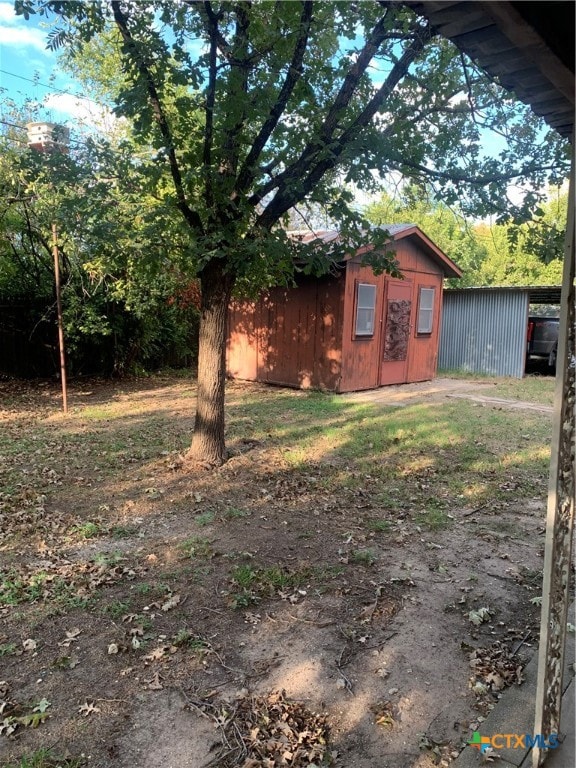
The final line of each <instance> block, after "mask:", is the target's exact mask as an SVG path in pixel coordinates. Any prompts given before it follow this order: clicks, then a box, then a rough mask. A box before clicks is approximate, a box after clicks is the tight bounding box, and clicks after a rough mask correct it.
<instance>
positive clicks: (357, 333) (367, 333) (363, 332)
mask: <svg viewBox="0 0 576 768" xmlns="http://www.w3.org/2000/svg"><path fill="white" fill-rule="evenodd" d="M360 288H372V289H373V291H372V294H373V300H372V302H371V304H370V305H361V304H360ZM376 293H377V290H376V285H375V284H374V283H361V282H357V283H356V312H355V313H354V338H369V337H372V336H374V333H375V330H376V322H375V321H376ZM360 310H364V311H366V310H368V311H371V312H372V330H369V329H368V328H366V329H360V328H359V326H358V314H359V312H360Z"/></svg>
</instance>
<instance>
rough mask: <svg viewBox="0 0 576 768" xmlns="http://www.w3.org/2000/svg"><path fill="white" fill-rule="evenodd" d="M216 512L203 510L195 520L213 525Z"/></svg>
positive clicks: (198, 522)
mask: <svg viewBox="0 0 576 768" xmlns="http://www.w3.org/2000/svg"><path fill="white" fill-rule="evenodd" d="M214 517H215V515H214V512H202V514H200V515H197V516H196V517H195V518H194V522H195V523H197V524H198V525H201V526H204V525H211V524H212V523H213V522H214Z"/></svg>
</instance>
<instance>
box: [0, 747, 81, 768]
mask: <svg viewBox="0 0 576 768" xmlns="http://www.w3.org/2000/svg"><path fill="white" fill-rule="evenodd" d="M84 765H86V763H85V761H84V758H81V757H71V758H70V757H58V756H57V755H55V754H54V752H52V750H50V749H38V750H36V751H35V752H33V753H32V754H31V755H25V756H24V757H21V758H20V759H19V760H18V762H17V763H9V764H8V765H7V766H6V768H82V766H84Z"/></svg>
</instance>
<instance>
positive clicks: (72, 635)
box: [58, 627, 82, 648]
mask: <svg viewBox="0 0 576 768" xmlns="http://www.w3.org/2000/svg"><path fill="white" fill-rule="evenodd" d="M81 633H82V630H81V629H78V627H74V629H71V630H70V631H69V632H68V631H67V632H66V637H65V639H64V640H61V641H60V642H59V643H58V645H59V646H61V647H62V648H68V646H69V645H70V643H72V642H73V641H74V640H75V639H76V638H77V637H78V635H80V634H81Z"/></svg>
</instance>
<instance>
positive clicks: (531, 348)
mask: <svg viewBox="0 0 576 768" xmlns="http://www.w3.org/2000/svg"><path fill="white" fill-rule="evenodd" d="M559 326H560V321H559V318H557V317H539V316H538V315H531V316H530V317H529V318H528V331H527V337H526V363H528V362H529V361H532V360H541V361H542V360H544V361H546V362H547V365H548V367H549V368H550V369H553V370H554V369H555V368H556V355H557V352H558V329H559Z"/></svg>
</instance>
